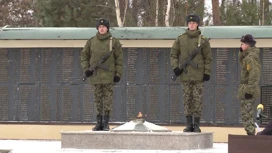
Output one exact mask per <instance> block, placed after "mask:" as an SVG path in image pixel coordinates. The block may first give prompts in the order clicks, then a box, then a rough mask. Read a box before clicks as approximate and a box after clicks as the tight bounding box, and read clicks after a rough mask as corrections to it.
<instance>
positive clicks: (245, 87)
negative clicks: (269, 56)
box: [238, 47, 261, 99]
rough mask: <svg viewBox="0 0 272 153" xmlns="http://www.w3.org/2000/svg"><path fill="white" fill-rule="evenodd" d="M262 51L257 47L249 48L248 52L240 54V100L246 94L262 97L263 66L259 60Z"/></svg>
mask: <svg viewBox="0 0 272 153" xmlns="http://www.w3.org/2000/svg"><path fill="white" fill-rule="evenodd" d="M259 52H260V50H259V49H258V48H257V47H249V48H248V49H247V51H244V52H242V53H241V52H240V53H239V59H240V65H241V78H240V79H241V80H240V85H239V89H238V98H240V99H243V98H245V93H248V94H251V95H253V98H257V97H258V96H260V87H259V82H260V75H261V72H260V71H261V65H260V58H259Z"/></svg>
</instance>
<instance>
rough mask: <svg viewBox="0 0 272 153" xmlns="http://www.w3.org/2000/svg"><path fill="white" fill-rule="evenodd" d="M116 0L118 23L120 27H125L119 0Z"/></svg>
mask: <svg viewBox="0 0 272 153" xmlns="http://www.w3.org/2000/svg"><path fill="white" fill-rule="evenodd" d="M114 2H115V12H116V19H117V25H118V27H124V25H123V22H122V19H121V13H120V7H119V0H114Z"/></svg>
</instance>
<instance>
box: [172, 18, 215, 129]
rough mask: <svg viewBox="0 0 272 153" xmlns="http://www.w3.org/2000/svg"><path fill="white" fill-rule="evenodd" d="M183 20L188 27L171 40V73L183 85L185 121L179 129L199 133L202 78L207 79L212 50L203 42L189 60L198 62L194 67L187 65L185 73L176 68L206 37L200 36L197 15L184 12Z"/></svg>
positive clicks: (208, 78)
mask: <svg viewBox="0 0 272 153" xmlns="http://www.w3.org/2000/svg"><path fill="white" fill-rule="evenodd" d="M186 22H187V25H188V29H187V30H186V32H185V33H184V34H182V35H180V36H179V37H178V38H177V39H176V40H175V42H174V44H173V46H172V49H171V53H170V58H171V59H170V60H171V66H172V68H173V71H174V73H175V75H177V76H180V80H181V83H182V85H183V101H184V110H185V116H186V120H187V126H186V128H185V129H184V130H183V131H184V132H201V130H200V128H199V124H200V117H201V111H202V96H203V88H204V81H209V80H210V75H211V66H212V53H211V47H210V44H209V43H208V42H207V43H206V44H204V45H203V47H202V48H201V51H200V52H198V54H197V55H196V56H195V57H194V59H193V62H195V63H197V64H198V67H197V68H194V67H192V66H191V65H189V66H188V67H187V72H186V73H185V72H183V70H181V69H180V68H179V64H180V63H182V62H183V61H184V60H185V59H186V58H187V57H188V56H189V54H191V53H192V52H193V50H194V49H196V48H197V47H198V45H199V44H201V43H203V42H204V41H205V40H206V39H207V38H205V37H204V36H203V35H201V31H200V29H199V28H198V25H199V23H200V17H199V16H198V15H196V14H190V15H188V16H187V18H186ZM193 117H194V123H193Z"/></svg>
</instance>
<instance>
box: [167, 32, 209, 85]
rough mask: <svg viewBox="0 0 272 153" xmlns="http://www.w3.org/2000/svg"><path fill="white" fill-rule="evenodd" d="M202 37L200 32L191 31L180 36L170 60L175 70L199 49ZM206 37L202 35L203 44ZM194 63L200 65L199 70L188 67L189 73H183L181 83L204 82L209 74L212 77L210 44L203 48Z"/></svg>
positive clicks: (173, 47) (174, 45) (172, 50)
mask: <svg viewBox="0 0 272 153" xmlns="http://www.w3.org/2000/svg"><path fill="white" fill-rule="evenodd" d="M200 35H201V31H200V30H196V31H190V30H188V29H187V30H186V32H185V33H184V34H182V35H180V36H179V37H178V38H177V39H176V40H175V42H174V44H173V46H172V49H171V53H170V60H171V66H172V68H173V69H175V68H176V67H178V66H179V65H180V63H182V62H184V59H186V58H187V57H188V56H189V55H190V54H191V53H192V52H193V50H194V49H195V48H197V46H198V43H199V36H200ZM205 39H207V38H205V37H204V36H202V35H201V42H200V43H203V41H205ZM193 61H194V62H195V63H197V64H198V67H197V68H194V67H192V66H191V65H189V66H188V67H187V71H188V72H187V73H184V72H183V73H182V74H181V75H180V79H181V81H182V82H183V81H203V75H204V73H205V74H208V75H211V68H212V53H211V47H210V44H209V43H206V45H205V44H204V46H203V47H202V48H201V51H200V52H198V54H197V55H196V56H195V57H194V59H193Z"/></svg>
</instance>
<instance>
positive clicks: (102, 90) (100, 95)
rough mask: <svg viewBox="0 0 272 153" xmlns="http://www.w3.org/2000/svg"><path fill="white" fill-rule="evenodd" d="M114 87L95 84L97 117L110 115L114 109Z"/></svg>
mask: <svg viewBox="0 0 272 153" xmlns="http://www.w3.org/2000/svg"><path fill="white" fill-rule="evenodd" d="M112 88H113V85H111V84H95V85H94V103H95V105H96V114H97V115H110V111H111V109H112V98H113V97H112V95H113V90H112Z"/></svg>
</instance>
